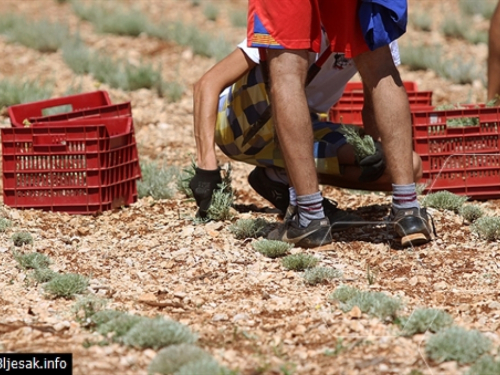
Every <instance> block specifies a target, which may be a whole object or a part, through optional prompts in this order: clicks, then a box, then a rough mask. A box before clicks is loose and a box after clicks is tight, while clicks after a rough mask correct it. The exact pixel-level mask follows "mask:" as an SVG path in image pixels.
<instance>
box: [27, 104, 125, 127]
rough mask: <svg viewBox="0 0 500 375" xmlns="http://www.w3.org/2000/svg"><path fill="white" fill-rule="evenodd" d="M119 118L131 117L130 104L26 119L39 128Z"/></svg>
mask: <svg viewBox="0 0 500 375" xmlns="http://www.w3.org/2000/svg"><path fill="white" fill-rule="evenodd" d="M121 116H127V117H130V116H132V108H131V105H130V102H125V103H120V104H111V105H106V106H102V107H95V108H89V109H83V110H80V111H74V112H68V113H60V114H57V115H51V116H42V117H30V118H28V121H29V122H31V123H32V124H33V126H39V125H43V124H44V123H46V122H67V123H72V122H74V121H81V120H82V119H99V118H108V117H121Z"/></svg>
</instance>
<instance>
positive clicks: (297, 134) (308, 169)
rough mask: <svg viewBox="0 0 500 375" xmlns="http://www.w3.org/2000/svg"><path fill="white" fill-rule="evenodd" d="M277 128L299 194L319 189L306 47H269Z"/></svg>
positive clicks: (288, 170) (290, 174)
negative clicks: (281, 48)
mask: <svg viewBox="0 0 500 375" xmlns="http://www.w3.org/2000/svg"><path fill="white" fill-rule="evenodd" d="M268 58H269V73H270V77H271V97H272V103H273V116H274V120H275V127H276V132H277V134H278V139H279V143H280V148H281V151H282V153H283V157H284V159H285V160H286V167H287V173H288V177H289V179H290V183H291V185H292V186H293V187H294V188H295V191H296V192H297V195H309V194H313V193H316V192H318V191H319V185H318V179H317V176H316V166H315V163H314V157H313V141H314V138H313V131H312V125H311V119H310V115H309V109H308V106H307V101H306V96H305V79H306V74H307V68H308V53H307V51H302V50H300V51H298V50H297V51H290V50H276V49H269V50H268Z"/></svg>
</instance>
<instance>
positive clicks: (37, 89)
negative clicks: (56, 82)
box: [0, 78, 53, 108]
mask: <svg viewBox="0 0 500 375" xmlns="http://www.w3.org/2000/svg"><path fill="white" fill-rule="evenodd" d="M52 90H53V83H52V82H49V81H47V82H45V83H43V84H41V83H39V82H35V81H20V80H18V79H15V78H14V79H9V78H5V79H2V80H0V108H1V107H9V106H11V105H15V104H21V103H28V102H34V101H38V100H44V99H48V98H50V97H51V96H52Z"/></svg>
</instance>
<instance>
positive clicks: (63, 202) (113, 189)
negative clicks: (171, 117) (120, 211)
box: [1, 91, 141, 214]
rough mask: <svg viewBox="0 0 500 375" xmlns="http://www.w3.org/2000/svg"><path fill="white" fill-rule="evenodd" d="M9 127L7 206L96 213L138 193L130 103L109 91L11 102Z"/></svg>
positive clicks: (5, 163)
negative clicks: (114, 100)
mask: <svg viewBox="0 0 500 375" xmlns="http://www.w3.org/2000/svg"><path fill="white" fill-rule="evenodd" d="M8 111H9V116H10V120H11V124H12V127H11V128H3V129H1V135H2V160H3V164H2V165H3V198H4V203H5V204H6V205H7V206H10V207H14V208H21V209H27V208H34V209H41V210H47V211H58V212H67V213H71V214H90V213H97V212H102V211H106V210H110V209H114V208H118V207H121V206H126V205H129V204H131V203H133V202H135V201H136V200H137V185H136V183H137V179H139V178H140V177H141V171H140V167H139V157H138V152H137V145H136V141H135V133H134V125H133V118H132V110H131V106H130V103H128V102H127V103H121V104H112V103H111V101H110V99H109V96H108V94H107V93H106V92H104V91H96V92H91V93H85V94H79V95H72V96H66V97H62V98H56V99H50V100H44V101H39V102H33V103H26V104H20V105H15V106H12V107H9V109H8Z"/></svg>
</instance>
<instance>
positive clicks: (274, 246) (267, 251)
mask: <svg viewBox="0 0 500 375" xmlns="http://www.w3.org/2000/svg"><path fill="white" fill-rule="evenodd" d="M252 246H253V248H254V249H255V251H258V252H259V253H261V254H262V255H264V256H266V257H268V258H273V259H274V258H279V257H282V256H284V255H286V254H287V253H288V252H289V251H290V249H291V248H292V247H293V244H289V243H286V242H283V241H274V240H266V239H262V240H258V241H255V242H253V243H252Z"/></svg>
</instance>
